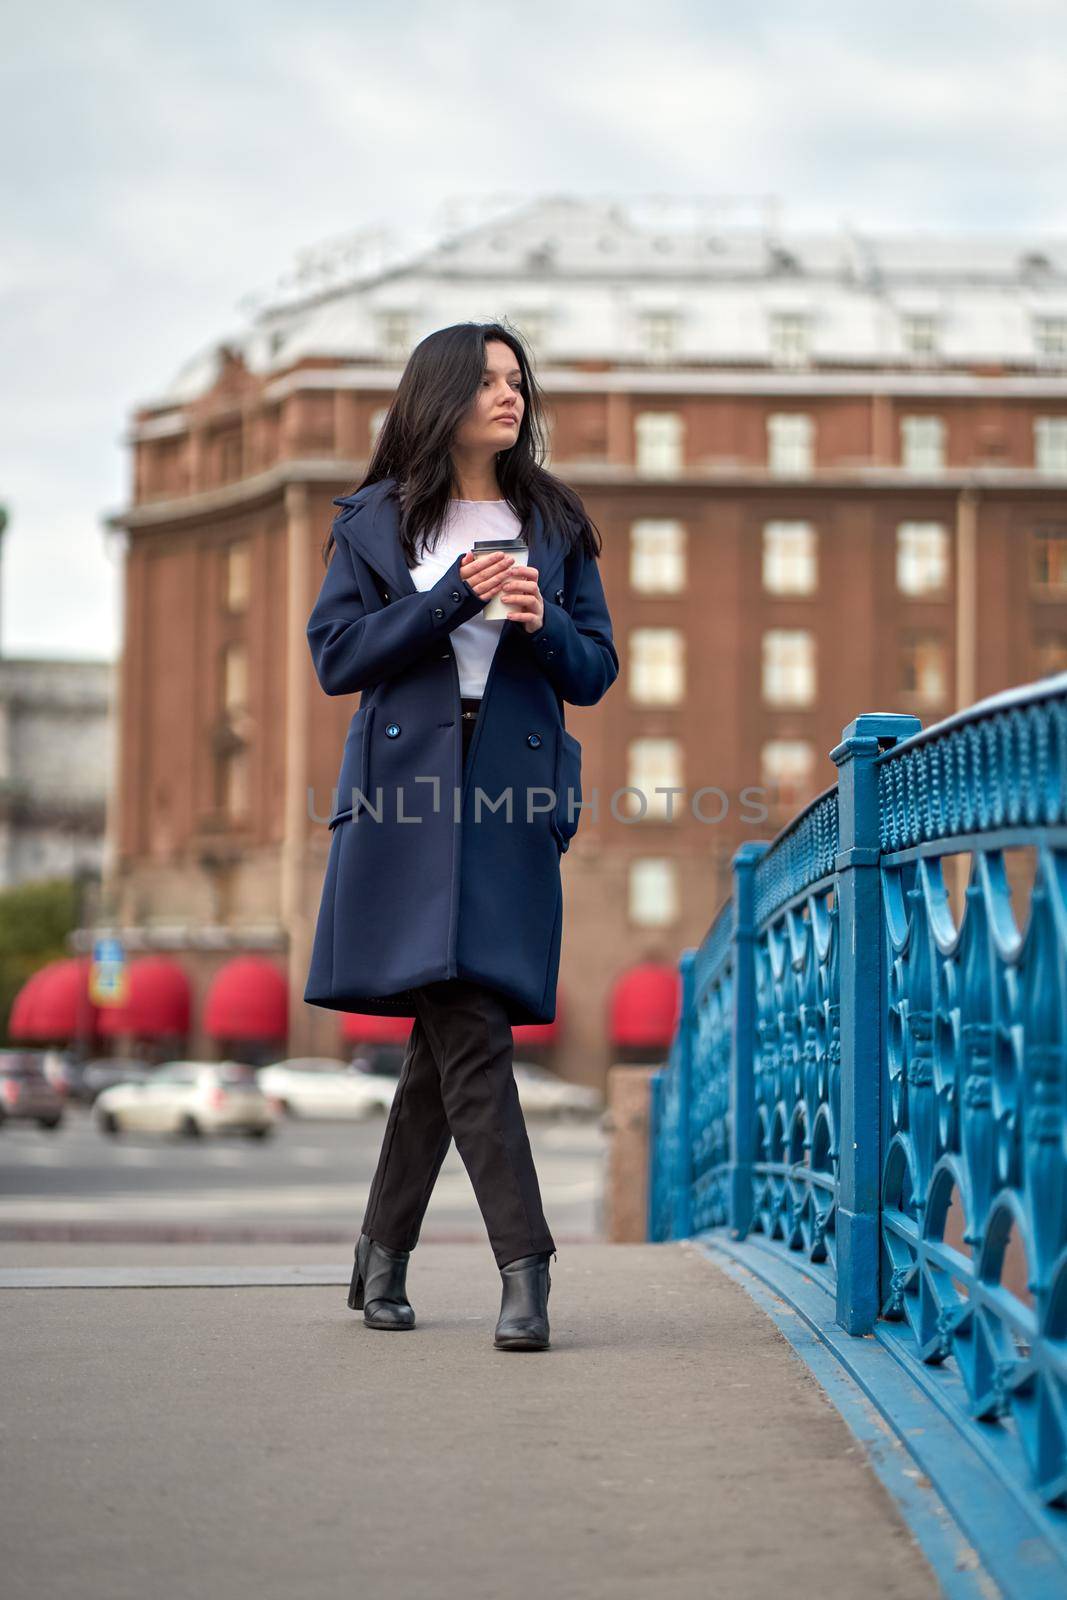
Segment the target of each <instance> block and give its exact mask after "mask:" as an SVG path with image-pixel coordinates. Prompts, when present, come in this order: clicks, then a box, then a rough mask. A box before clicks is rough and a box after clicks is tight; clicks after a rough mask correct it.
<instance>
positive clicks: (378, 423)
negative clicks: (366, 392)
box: [370, 406, 389, 450]
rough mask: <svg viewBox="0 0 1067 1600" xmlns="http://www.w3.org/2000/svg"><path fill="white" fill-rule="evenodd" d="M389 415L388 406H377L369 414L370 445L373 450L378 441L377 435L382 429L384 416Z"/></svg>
mask: <svg viewBox="0 0 1067 1600" xmlns="http://www.w3.org/2000/svg"><path fill="white" fill-rule="evenodd" d="M388 415H389V407H388V406H378V407H377V409H376V410H374V411H372V412H371V414H370V447H371V449H372V450H373V449H374V446H375V445H376V444H377V443H378V435H379V434H380V433H381V431H382V427H383V425H384V423H385V419H386V417H387V416H388Z"/></svg>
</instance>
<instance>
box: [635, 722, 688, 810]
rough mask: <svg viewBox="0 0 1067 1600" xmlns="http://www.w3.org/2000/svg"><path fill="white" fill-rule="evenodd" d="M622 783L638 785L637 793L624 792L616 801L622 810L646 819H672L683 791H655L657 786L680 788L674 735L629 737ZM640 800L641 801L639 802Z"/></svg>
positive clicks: (679, 762)
mask: <svg viewBox="0 0 1067 1600" xmlns="http://www.w3.org/2000/svg"><path fill="white" fill-rule="evenodd" d="M626 766H627V772H626V784H627V787H628V788H630V789H639V790H640V791H641V799H639V798H638V796H637V795H633V794H628V795H624V796H623V797H622V799H621V801H620V804H621V805H622V806H624V807H625V808H626V814H628V815H630V816H632V817H638V818H640V819H641V821H643V822H647V821H655V820H658V821H668V820H669V821H673V820H674V819H675V818H676V817H677V816H678V813H679V807H680V806H681V805H682V803H683V801H684V799H685V796H684V795H679V794H675V795H668V794H657V793H656V790H657V789H668V788H672V789H681V788H682V787H683V784H682V747H681V745H680V744H679V743H678V740H677V739H652V738H641V739H631V740H630V743H629V745H628V746H627V751H626ZM642 800H643V802H644V803H643V804H642Z"/></svg>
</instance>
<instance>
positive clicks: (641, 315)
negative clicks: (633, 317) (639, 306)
mask: <svg viewBox="0 0 1067 1600" xmlns="http://www.w3.org/2000/svg"><path fill="white" fill-rule="evenodd" d="M637 327H638V335H639V338H640V344H641V349H642V350H643V351H644V353H645V355H647V356H652V357H653V358H657V357H659V358H662V357H664V356H671V355H674V353H675V351H676V350H677V349H678V336H679V333H680V331H681V318H680V317H679V316H678V313H677V312H675V311H640V312H638V315H637Z"/></svg>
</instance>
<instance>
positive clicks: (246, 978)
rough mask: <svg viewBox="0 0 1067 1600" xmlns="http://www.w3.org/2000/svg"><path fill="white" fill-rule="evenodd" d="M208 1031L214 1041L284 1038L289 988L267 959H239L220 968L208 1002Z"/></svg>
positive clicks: (253, 957) (263, 957)
mask: <svg viewBox="0 0 1067 1600" xmlns="http://www.w3.org/2000/svg"><path fill="white" fill-rule="evenodd" d="M204 1032H205V1033H207V1034H209V1035H210V1037H211V1038H212V1039H284V1038H285V1036H286V1035H287V1034H288V1032H289V985H288V982H287V980H286V977H285V974H284V973H283V972H280V971H279V969H278V968H277V967H276V966H275V965H274V963H273V961H268V960H267V958H266V956H235V957H234V959H233V960H232V961H227V963H226V965H225V966H224V967H220V969H219V971H218V972H216V974H215V976H214V978H212V980H211V983H210V984H209V986H208V991H207V995H206V997H205V999H204Z"/></svg>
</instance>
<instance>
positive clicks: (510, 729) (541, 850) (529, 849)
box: [304, 478, 619, 1023]
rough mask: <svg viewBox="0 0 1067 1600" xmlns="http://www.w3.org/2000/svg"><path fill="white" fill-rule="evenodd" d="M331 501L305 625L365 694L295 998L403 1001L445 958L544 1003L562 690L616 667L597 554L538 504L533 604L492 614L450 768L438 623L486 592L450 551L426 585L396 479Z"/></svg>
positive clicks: (321, 666) (332, 677) (524, 1011)
mask: <svg viewBox="0 0 1067 1600" xmlns="http://www.w3.org/2000/svg"><path fill="white" fill-rule="evenodd" d="M334 504H335V505H338V506H340V507H341V510H340V512H339V513H338V515H337V517H336V519H335V521H334V524H333V535H334V538H335V540H336V547H335V548H334V550H333V552H332V554H331V558H330V562H329V565H328V567H327V569H326V574H325V577H324V578H323V582H322V588H321V590H320V593H319V597H318V599H317V601H316V602H315V607H314V609H313V611H312V613H311V618H310V620H309V622H308V627H307V637H308V643H309V645H310V647H311V655H312V659H313V661H314V663H315V671H316V673H317V675H318V679H319V683H320V684H321V685H322V688H323V689H324V690H325V692H326V693H327V694H331V695H333V694H354V693H356V692H357V691H359V692H360V694H361V700H360V704H359V707H358V708H357V710H356V712H355V714H354V715H353V717H352V720H351V723H350V725H349V730H348V736H347V738H346V740H345V746H344V753H343V756H342V760H341V767H340V772H339V775H338V780H337V788H336V791H335V796H334V805H333V808H332V811H331V814H330V817H329V822H328V826H329V828H330V829H331V831H332V838H331V841H330V851H329V856H328V858H327V863H326V872H325V878H324V881H323V887H322V898H321V903H320V906H319V913H318V921H317V925H316V930H315V938H314V944H313V947H312V953H311V964H310V970H309V972H308V979H307V986H306V988H305V991H304V999H305V1000H306V1001H307V1002H308V1003H309V1004H311V1005H318V1006H326V1007H329V1008H331V1009H333V1010H336V1011H361V1012H372V1013H378V1014H385V1015H399V1016H411V1015H413V1008H412V1005H411V997H410V994H409V993H408V990H409V989H410V988H411V987H412V986H413V985H416V984H423V983H432V982H434V981H437V980H440V979H443V978H450V977H457V976H458V977H461V978H470V979H474V980H477V981H479V982H481V983H485V984H488V985H490V986H491V987H493V988H495V989H497V990H498V991H499V992H500V994H501V996H502V997H503V998H504V1000H505V1002H506V1005H507V1008H508V1016H509V1019H510V1021H511V1022H512V1023H520V1022H551V1021H552V1020H553V1019H554V1017H555V1015H556V979H557V975H558V971H559V952H560V938H561V934H562V927H563V893H562V885H561V882H560V860H561V857H562V854H563V852H564V851H565V850H566V849H567V847H568V845H569V843H570V840H571V837H572V835H573V834H574V832H575V830H576V828H577V826H578V823H579V820H580V807H581V763H582V749H581V745H580V743H579V741H578V740H577V739H576V738H575V737H574V735H573V734H572V733H570V732H568V731H567V730H566V729H565V727H564V719H563V703H564V701H569V702H570V703H571V704H572V705H580V706H591V705H595V704H596V702H597V701H598V700H599V699H600V698H601V697H602V696H603V695H604V694H605V693H606V691H607V690H608V689H609V688H610V687H611V685H612V683H613V682H614V681H615V679H616V677H617V676H618V671H619V658H618V655H617V654H616V651H615V645H614V641H613V638H612V629H611V618H610V616H609V614H608V608H607V604H606V602H605V599H604V590H603V587H602V584H601V581H600V569H599V564H598V562H597V561H596V559H594V558H592V557H590V556H588V555H587V554H586V552H585V551H584V550H583V549H582V548H581V547H580V546H579V547H576V548H574V549H573V550H571V551H570V552H569V553H567V552H566V551H565V547H564V544H563V542H562V541H561V540H560V539H558V538H557V539H554V540H552V541H549V540H548V539H547V538H546V537H545V535H544V531H543V524H542V519H541V517H540V515H539V514H537V513H535V514H534V516H533V517H532V519H531V522H530V525H529V526H528V527H527V529H526V538H527V541H528V543H529V547H530V558H529V559H530V565H531V566H533V567H535V568H536V569H537V574H538V579H537V582H538V587H539V589H540V591H541V595H542V598H543V600H544V608H545V620H544V624H543V626H542V627H541V628H539V629H538V631H537V632H536V633H529V632H527V630H526V629H525V628H524V627H523V625H522V623H521V622H512V621H505V622H504V624H503V627H502V629H501V634H500V639H499V642H498V644H497V648H496V652H495V654H494V656H493V659H492V664H491V666H490V669H489V674H488V678H487V681H486V685H485V690H484V693H483V697H482V708H481V712H480V714H479V718H478V722H477V725H476V727H475V731H474V735H473V739H472V743H471V747H470V753H469V759H468V764H467V768H466V771H465V772H464V770H463V745H462V727H461V723H460V692H459V674H458V670H457V666H456V656H455V649H454V647H453V646H452V645H451V643H450V638H449V636H450V634H451V632H452V630H453V628H455V627H457V626H458V625H459V624H460V623H461V622H466V621H468V620H469V619H470V618H471V617H474V616H477V614H478V613H479V611H480V610H481V608H482V606H483V604H484V603H485V602H484V601H482V600H480V599H479V598H478V596H477V595H476V594H475V592H474V590H473V589H472V588H471V587H470V585H469V584H467V583H466V582H465V581H464V580H463V579H462V578H461V577H460V576H459V564H460V561H461V560H463V559H464V557H463V555H458V556H457V557H456V559H455V561H453V563H452V565H451V566H450V567H449V569H448V571H447V572H445V573H444V574H443V575H442V576H441V577H440V578H439V579H438V581H437V582H436V583H435V584H434V585H433V587H432V588H431V589H428V590H426V591H420V590H418V589H416V587H415V584H414V582H413V580H412V577H411V573H410V571H409V570H408V567H407V564H406V562H405V560H404V556H403V551H402V549H401V546H400V540H399V506H398V502H397V497H396V493H395V480H394V479H392V478H387V479H384V480H382V481H381V482H379V483H375V484H371V485H369V486H368V487H367V488H366V489H363V490H361V491H360V492H359V493H358V494H354V495H347V496H344V497H343V498H341V499H339V500H336V501H335V502H334ZM479 791H480V794H479ZM528 808H529V809H528ZM509 811H510V817H509Z"/></svg>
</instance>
